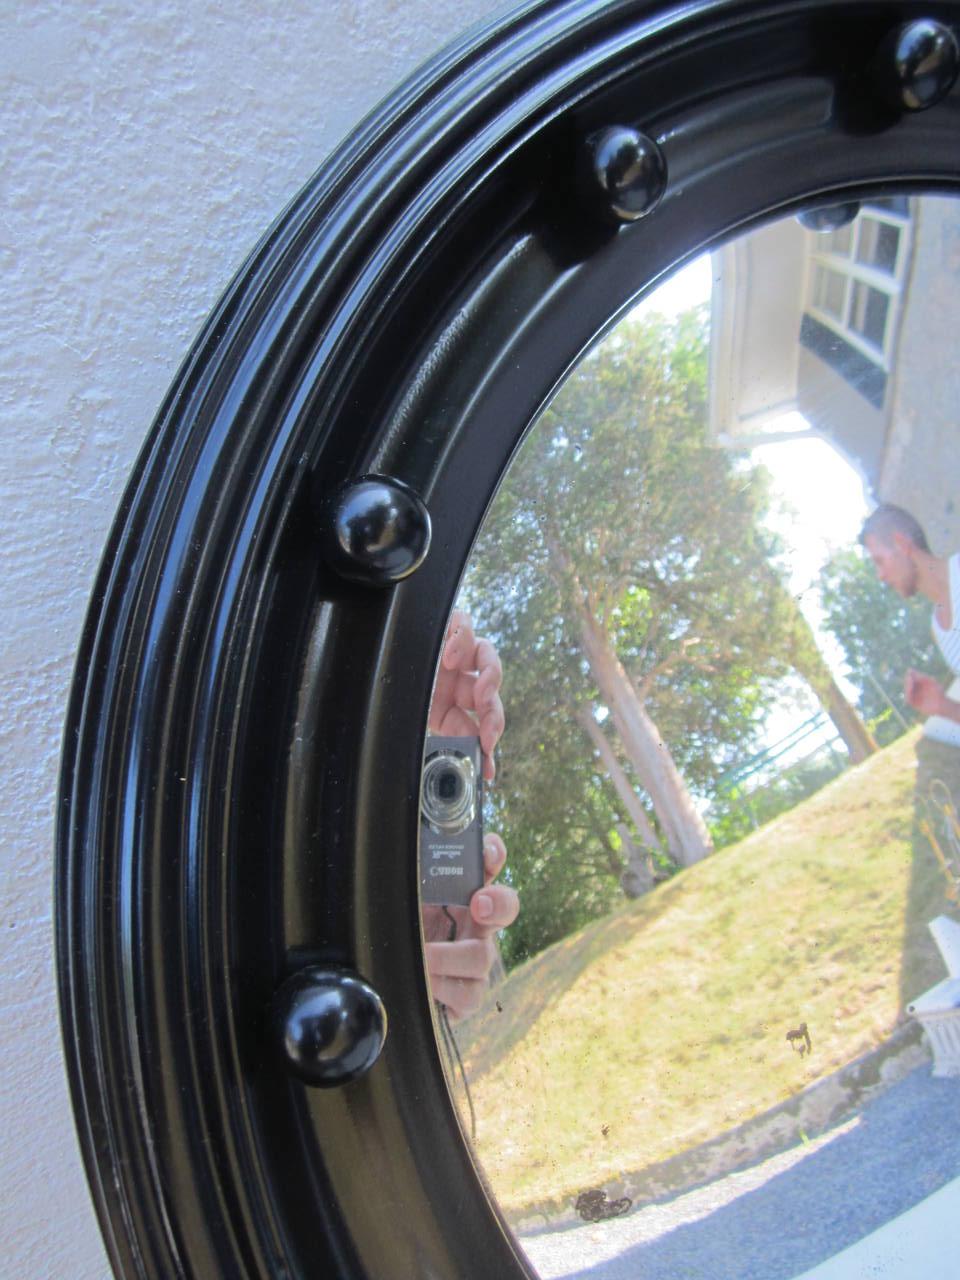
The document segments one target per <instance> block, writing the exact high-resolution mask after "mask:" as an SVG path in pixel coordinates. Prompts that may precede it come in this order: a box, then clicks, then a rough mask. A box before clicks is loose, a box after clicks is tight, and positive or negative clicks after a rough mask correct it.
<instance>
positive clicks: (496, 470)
mask: <svg viewBox="0 0 960 1280" xmlns="http://www.w3.org/2000/svg"><path fill="white" fill-rule="evenodd" d="M921 16H922V17H933V18H939V19H940V20H942V21H943V22H946V23H952V24H954V25H955V26H956V25H957V24H960V4H958V3H939V4H923V5H916V4H913V3H899V4H894V3H876V2H866V0H862V2H856V0H851V2H849V3H848V2H834V3H808V2H806V0H793V2H784V0H779V2H777V3H772V2H771V3H764V2H763V0H758V2H750V0H713V2H705V0H694V2H691V3H685V4H683V3H677V4H670V3H639V2H637V0H613V2H612V3H558V2H556V0H545V2H543V3H535V4H528V5H526V6H524V7H522V8H521V9H519V10H517V11H516V12H515V13H513V14H512V15H510V16H508V17H505V18H502V19H500V20H498V21H497V22H495V23H493V24H492V25H490V26H488V27H486V28H484V29H482V30H480V31H478V32H476V33H474V34H472V35H471V36H469V37H468V38H466V39H465V40H464V41H463V42H461V43H460V44H458V45H455V46H453V47H452V48H451V49H449V50H448V51H447V52H446V53H444V54H443V55H442V56H441V57H439V58H438V59H437V60H436V61H434V62H433V63H431V64H430V65H429V66H428V67H427V68H426V69H425V70H423V71H422V72H421V73H420V74H419V75H418V76H416V77H415V78H413V79H412V80H411V81H409V82H408V83H407V84H406V85H405V86H404V87H403V88H402V89H401V90H399V91H398V93H397V94H396V95H395V96H394V97H392V98H391V99H390V100H389V101H388V102H387V103H386V104H385V105H384V106H383V107H382V108H381V109H380V110H379V111H378V112H377V113H376V114H375V115H374V116H372V117H371V118H370V119H369V120H368V121H367V122H366V123H365V124H364V125H363V126H362V127H361V128H360V130H359V131H358V132H357V133H356V134H355V135H354V136H353V137H352V138H351V139H350V140H349V141H348V142H347V144H346V145H345V146H344V147H343V148H342V149H341V150H340V151H339V152H337V153H336V155H335V156H334V157H333V158H332V159H331V160H330V161H329V163H327V164H326V165H325V166H324V167H323V168H322V169H321V170H320V172H319V173H318V175H317V177H316V178H315V179H314V181H313V182H311V184H310V185H309V186H308V187H307V188H306V189H305V190H304V192H303V193H302V194H301V195H300V196H299V197H298V198H297V200H296V201H295V202H294V203H293V204H292V205H291V207H290V208H289V209H288V210H287V211H286V212H285V213H284V214H283V216H282V217H281V218H280V220H279V221H278V223H277V224H276V225H275V226H274V227H273V228H272V230H271V231H270V232H269V233H268V234H267V235H266V237H265V238H264V240H263V241H262V242H261V244H260V245H259V246H258V247H257V248H256V250H255V251H254V253H253V254H252V255H251V257H250V259H249V260H248V262H247V263H246V265H245V266H244V267H243V269H242V270H241V272H240V273H239V275H238V277H237V279H236V280H235V282H234V283H233V285H232V286H231V288H230V289H229V291H228V292H227V294H226V296H225V297H224V298H223V300H222V302H221V303H220V304H219V306H218V307H217V309H216V311H215V313H214V314H213V315H212V317H211V318H210V320H209V321H208V323H207V325H206V326H205V328H204V330H203V332H202V333H201V335H200V337H199V338H198V340H197V342H196V344H195V346H194V347H193V349H192V350H191V352H190V354H189V356H188V357H187V359H186V362H185V364H184V366H183V368H182V370H181V372H180V374H179V375H178V377H177V380H176V382H175V384H174V386H173V388H172V390H171V391H170V393H169V396H168V397H167V400H166V402H165V404H164V406H163V408H162V411H161V413H160V415H159V417H158V420H157V422H156V424H155V426H154V428H153V430H152V432H151V435H150V437H149V440H148V442H147V444H146V447H145V449H144V451H143V454H142V456H141V458H140V460H139V461H138V463H137V466H136V469H135V473H134V475H133V477H132V479H131V481H130V484H129V487H128V490H127V493H126V495H125V498H124V501H123V504H122V508H121V510H120V512H119V514H118V517H117V520H116V523H115V525H114V528H113V532H112V534H111V536H110V541H109V544H108V547H107V550H106V554H105V558H104V562H103V567H102V569H101V572H100V576H99V579H98V582H97V586H96V591H95V594H94V599H93V603H92V605H91V609H90V614H89V619H88V622H87V626H86V630H85V633H84V636H83V641H82V646H81V649H80V653H79V658H78V664H77V673H76V679H75V684H74V690H73V696H72V701H71V705H70V710H69V717H68V725H67V732H66V739H65V748H64V757H63V768H62V785H61V803H60V809H59V812H60V829H59V837H58V871H57V893H58V904H57V928H58V965H59V973H60V983H61V1005H62V1012H63V1024H64V1033H65V1040H66V1052H67V1061H68V1068H69V1072H70V1078H71V1087H72V1091H73V1099H74V1106H75V1111H76V1115H77V1122H78V1126H79V1131H80V1138H81V1144H82V1147H83V1151H84V1157H85V1160H86V1165H87V1170H88V1174H89V1177H90V1181H91V1185H92V1189H93V1195H94V1199H95V1202H96V1206H97V1210H98V1213H99V1217H100V1222H101V1225H102V1229H103V1232H104V1235H105V1239H106V1243H107V1248H108V1252H109V1254H110V1258H111V1261H112V1264H113V1266H114V1268H115V1269H116V1271H117V1274H118V1275H123V1276H131V1277H132V1276H136V1277H149V1278H150V1280H172V1278H173V1277H181V1276H182V1277H191V1278H193V1277H195V1278H198V1280H199V1278H200V1277H203V1278H204V1280H209V1278H210V1277H225V1278H229V1280H247V1278H252V1277H263V1278H266V1277H304V1278H306V1277H314V1276H317V1277H319V1276H324V1277H327V1276H339V1277H350V1278H351V1280H354V1278H356V1280H359V1278H361V1277H370V1278H371V1280H373V1278H374V1277H375V1278H376V1280H394V1278H395V1280H410V1278H411V1277H416V1276H424V1277H427V1276H429V1277H432V1278H436V1280H454V1278H456V1280H469V1278H471V1277H478V1278H479V1277H483V1278H484V1280H487V1278H489V1277H491V1276H497V1277H500V1276H510V1275H520V1274H524V1269H525V1264H524V1263H523V1262H522V1260H520V1258H518V1256H517V1254H516V1252H515V1249H514V1246H513V1244H512V1243H511V1240H510V1237H509V1233H508V1232H507V1231H506V1230H505V1229H504V1227H503V1225H502V1223H501V1221H500V1218H499V1216H498V1214H497V1210H496V1207H495V1206H494V1205H493V1204H492V1203H491V1202H490V1201H489V1199H488V1197H487V1195H486V1193H485V1191H484V1189H483V1186H482V1183H481V1180H480V1178H479V1176H478V1173H477V1171H476V1169H475V1168H474V1165H473V1163H472V1160H471V1157H470V1155H469V1152H468V1149H467V1147H466V1144H465V1142H464V1140H463V1137H462V1135H461V1132H460V1128H459V1124H458V1120H457V1116H456V1112H455V1109H454V1107H453V1105H452V1102H451V1100H450V1097H449V1094H448V1091H447V1087H446V1084H445V1079H444V1074H443V1070H442V1067H441V1063H440V1058H439V1054H438V1051H437V1047H436V1042H435V1038H434V1032H433V1026H432V1021H431V1014H430V1005H429V1001H428V998H427V992H426V985H425V979H424V972H423V962H422V953H421V947H420V934H419V924H418V909H417V890H416V839H417V794H418V780H419V765H420V759H421V752H422V741H423V733H424V719H425V707H426V704H427V700H428V697H429V693H430V688H431V683H432V678H433V672H434V667H435V663H436V660H437V657H438V652H439V645H440V639H441V634H442V629H443V624H444V620H445V617H446V614H447V612H448V609H449V608H450V605H451V602H452V600H453V598H454V595H455V592H456V588H457V584H458V580H459V577H460V574H461V571H462V567H463V565H464V563H465V560H466V558H467V556H468V553H469V551H470V547H471V544H472V542H473V539H474V537H475V533H476V530H477V527H478V525H479V523H480V520H481V518H482V516H483V514H484V511H485V509H486V507H487V505H488V503H489V500H490V498H491V495H492V493H493V492H494V490H495V487H496V485H497V482H498V479H499V477H500V476H501V474H502V472H503V469H504V468H505V466H506V464H507V463H508V461H509V459H510V456H511V454H512V452H513V450H514V449H515V447H516V445H517V443H518V441H519V439H520V438H521V436H522V434H523V432H524V431H525V429H526V428H527V427H528V425H529V424H530V422H531V421H532V420H533V419H534V418H535V416H536V414H537V413H538V411H539V410H540V409H541V407H542V406H543V404H544V403H545V401H546V400H547V398H548V397H549V396H550V394H551V393H552V391H553V389H554V388H555V387H556V386H557V384H558V382H559V381H560V380H561V379H562V378H563V376H564V374H565V373H566V371H567V370H568V369H569V367H570V366H571V364H572V363H573V362H574V361H575V360H576V359H577V357H578V356H579V355H580V354H581V353H582V351H583V350H584V349H585V348H586V347H587V346H588V345H589V344H590V343H591V342H592V341H593V340H594V339H595V338H596V336H597V335H598V334H599V333H601V332H602V331H603V330H604V329H605V328H607V327H608V326H609V325H610V324H611V323H612V322H613V321H614V320H615V318H616V317H617V316H618V315H619V314H620V313H621V312H622V311H623V309H624V308H625V307H626V306H627V305H628V304H629V303H630V302H631V301H632V300H634V299H635V298H636V297H637V296H638V295H639V294H640V293H641V292H643V291H644V290H646V289H649V288H651V287H652V286H653V285H654V284H655V282H657V281H658V280H659V279H660V278H662V276H663V275H664V273H666V272H668V271H670V270H671V269H673V268H674V267H676V266H677V265H678V264H680V263H681V262H683V261H684V260H686V259H688V258H689V257H691V256H692V255H694V254H695V253H697V252H699V251H701V250H702V249H704V248H705V247H706V246H709V245H712V244H716V243H718V242H720V241H721V240H722V239H723V238H725V237H728V236H730V235H733V234H735V233H738V232H742V231H743V230H745V229H746V228H747V227H749V226H750V225H753V224H755V223H756V222H758V221H760V220H763V219H765V218H769V217H772V216H781V215H784V214H786V213H788V212H790V211H793V210H797V209H799V208H801V207H804V206H808V205H810V204H811V203H818V202H825V203H831V202H836V201H838V200H840V199H841V198H844V199H848V198H856V197H857V196H858V195H862V194H869V193H871V192H873V193H876V192H878V191H880V190H883V191H887V192H888V191H889V190H890V189H891V187H893V188H898V189H902V190H915V189H928V190H929V189H937V190H944V191H949V190H952V189H955V188H956V187H957V185H958V181H960V170H958V163H957V137H958V110H960V97H958V94H957V92H956V91H953V92H951V93H950V94H949V96H947V97H946V98H945V99H944V100H943V101H941V102H940V103H938V104H937V105H936V106H934V107H932V108H931V109H929V110H927V111H923V112H918V113H910V112H900V111H898V110H897V109H896V108H895V107H891V106H890V105H884V103H883V101H882V99H881V94H880V93H879V91H878V89H877V80H876V74H877V72H876V63H875V58H876V56H877V50H878V49H879V48H880V46H881V45H882V43H883V40H884V37H885V36H886V35H887V34H888V33H889V32H890V30H891V29H892V28H894V27H896V26H897V24H898V23H901V22H903V21H904V20H907V19H910V18H912V17H921ZM610 124H627V125H631V126H634V127H636V128H638V129H641V130H642V131H643V132H644V133H645V134H646V135H648V136H649V137H651V138H654V139H655V140H656V141H657V142H658V144H659V146H660V149H661V151H662V153H663V155H664V157H665V159H666V164H667V184H666V190H665V193H664V195H663V198H662V200H661V201H660V203H659V204H658V205H657V207H656V208H655V209H654V210H653V212H651V213H650V214H649V215H648V216H647V217H645V218H644V219H642V220H640V221H637V222H635V223H631V224H629V225H626V224H617V222H616V220H615V219H613V218H611V217H607V216H605V213H604V207H603V201H602V198H601V197H600V195H599V193H598V191H597V190H596V188H595V187H592V186H591V183H592V179H591V174H590V170H589V165H588V164H587V165H585V163H584V155H585V152H584V147H585V145H586V140H587V139H588V138H590V137H591V136H592V135H593V134H595V132H596V131H597V130H599V129H603V128H604V127H606V126H608V125H610ZM368 472H377V473H381V474H386V475H390V476H394V477H397V478H398V479H400V480H402V481H403V482H405V483H406V484H407V485H409V486H411V488H412V489H414V490H415V491H416V492H417V493H419V494H420V495H421V496H422V498H423V499H424V501H425V502H426V504H427V507H428V509H429V511H430V515H431V518H432V521H433V529H434V533H433V545H432V549H431V551H430V553H429V555H428V556H427V559H426V561H425V563H424V565H423V566H422V567H421V568H420V569H419V570H418V571H417V572H416V573H414V574H413V575H412V576H410V577H409V578H408V579H406V580H405V581H403V582H401V583H399V584H397V585H393V586H389V587H384V588H380V589H378V588H371V587H364V586H361V585H357V584H351V583H348V582H345V581H343V580H342V579H340V578H339V577H338V576H337V574H336V573H335V572H333V571H332V570H331V569H329V568H327V567H325V564H324V562H323V560H322V558H321V556H320V554H319V547H320V544H321V541H322V536H321V535H322V530H321V528H320V522H321V519H322V515H321V512H322V510H323V499H324V498H325V497H326V496H327V495H329V494H330V493H331V492H332V491H334V490H336V489H337V488H338V487H339V486H340V485H341V484H343V483H344V482H345V481H348V480H350V479H351V478H352V477H356V476H359V475H362V474H364V473H368ZM313 962H322V963H326V964H332V965H342V966H344V967H346V968H349V969H351V970H355V971H357V972H359V973H360V974H362V975H363V976H364V977H365V978H366V979H367V980H369V982H370V983H371V984H372V985H373V986H374V988H375V989H376V990H377V991H378V992H379V993H380V995H381V996H382V998H383V1000H384V1003H385V1005H386V1008H387V1011H388V1014H389V1018H390V1031H389V1035H388V1037H387V1042H386V1046H385V1048H384V1051H383V1054H382V1056H381V1057H380V1059H379V1060H378V1061H377V1063H376V1064H375V1065H374V1067H373V1068H372V1070H371V1071H370V1072H369V1073H368V1074H367V1075H366V1076H364V1077H363V1078H362V1079H360V1080H357V1081H355V1082H353V1083H351V1084H349V1085H346V1086H344V1087H343V1088H341V1089H333V1090H323V1091H320V1090H315V1089H310V1088H309V1087H307V1086H305V1085H304V1084H302V1083H300V1082H299V1081H298V1080H296V1079H295V1078H293V1077H292V1076H291V1075H290V1074H289V1073H288V1071H287V1068H286V1066H285V1064H284V1061H283V1058H282V1055H281V1054H280V1053H279V1051H278V1046H277V1044H276V1038H275V1035H274V1033H273V1031H272V1029H271V1022H270V1004H271V999H272V996H273V993H274V992H275V990H276V989H277V987H278V985H279V984H280V983H281V982H282V980H283V979H284V978H285V977H286V976H288V975H290V974H292V973H294V972H296V971H297V970H298V969H300V968H302V967H303V966H305V965H307V964H309V963H313Z"/></svg>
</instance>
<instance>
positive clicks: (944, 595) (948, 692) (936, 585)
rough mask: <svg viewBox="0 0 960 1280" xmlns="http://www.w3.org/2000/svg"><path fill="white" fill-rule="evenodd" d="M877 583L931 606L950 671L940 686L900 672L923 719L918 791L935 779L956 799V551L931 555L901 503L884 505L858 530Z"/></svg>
mask: <svg viewBox="0 0 960 1280" xmlns="http://www.w3.org/2000/svg"><path fill="white" fill-rule="evenodd" d="M860 541H861V542H862V543H863V545H864V547H865V548H866V550H867V553H868V555H869V556H870V559H871V560H872V561H873V565H874V568H875V569H876V571H877V575H878V577H879V578H880V581H881V582H883V583H884V584H885V585H886V586H888V587H892V588H893V590H894V591H896V592H897V594H898V595H899V596H901V597H902V598H903V599H904V600H909V599H911V598H912V597H913V596H916V595H922V596H924V597H925V598H926V599H927V600H929V601H930V603H931V604H932V605H933V616H932V619H931V627H932V630H933V638H934V640H935V641H936V643H937V647H938V648H939V650H940V652H941V653H942V654H943V657H944V660H945V661H946V664H947V666H948V668H949V669H950V672H951V673H952V675H953V680H952V683H951V684H950V685H949V687H948V688H947V689H944V688H943V687H942V686H941V684H940V682H939V681H938V680H936V679H935V678H934V677H933V676H930V675H924V674H923V673H922V672H919V671H915V670H914V669H913V668H912V667H911V668H910V669H909V670H908V671H907V673H906V675H905V676H904V681H903V689H904V695H905V697H906V699H907V702H908V703H909V704H910V706H911V707H913V708H914V710H915V711H919V712H920V714H921V715H924V716H926V717H927V719H926V722H925V723H924V726H923V738H922V740H921V742H920V744H919V746H918V747H917V757H918V761H919V770H918V777H917V790H918V793H919V794H920V795H921V796H923V795H927V794H928V791H929V785H930V783H931V782H932V781H933V779H934V778H939V779H941V780H942V781H943V782H944V783H945V784H946V785H947V787H948V789H949V790H950V792H951V794H952V796H953V799H954V803H955V804H957V803H958V801H960V554H956V553H955V554H954V555H951V556H935V555H934V554H933V552H932V551H931V550H930V547H929V544H928V543H927V539H926V535H925V534H924V531H923V529H922V528H921V526H920V524H919V523H918V522H917V520H916V519H915V518H914V517H913V516H912V515H911V514H910V513H909V512H908V511H904V509H903V508H902V507H895V506H893V505H892V504H890V503H884V504H882V505H881V506H879V507H877V509H876V510H875V511H874V512H872V513H871V515H870V516H869V517H868V518H867V520H866V522H865V523H864V526H863V529H862V530H861V533H860Z"/></svg>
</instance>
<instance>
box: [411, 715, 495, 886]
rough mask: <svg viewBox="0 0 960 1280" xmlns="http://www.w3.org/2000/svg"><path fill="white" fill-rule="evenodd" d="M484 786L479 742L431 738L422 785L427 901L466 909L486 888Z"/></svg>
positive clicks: (422, 883)
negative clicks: (477, 894) (484, 880)
mask: <svg viewBox="0 0 960 1280" xmlns="http://www.w3.org/2000/svg"><path fill="white" fill-rule="evenodd" d="M482 787H483V760H482V756H481V752H480V740H479V738H446V737H438V736H436V735H431V736H429V737H428V738H427V750H426V755H425V758H424V762H423V778H422V782H421V785H420V896H421V901H423V902H425V903H433V904H436V905H439V904H443V905H445V906H462V907H465V906H467V905H468V904H469V902H470V899H471V897H472V896H473V894H474V893H476V891H477V890H478V889H480V888H482V887H483V817H482V802H483V795H482Z"/></svg>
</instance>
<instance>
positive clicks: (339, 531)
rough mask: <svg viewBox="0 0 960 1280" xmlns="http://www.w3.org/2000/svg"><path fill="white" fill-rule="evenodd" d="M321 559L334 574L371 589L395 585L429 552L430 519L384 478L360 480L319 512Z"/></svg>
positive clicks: (407, 492) (401, 487)
mask: <svg viewBox="0 0 960 1280" xmlns="http://www.w3.org/2000/svg"><path fill="white" fill-rule="evenodd" d="M324 525H325V528H324V542H323V546H324V554H325V555H326V558H327V560H328V562H329V564H330V565H331V567H332V568H334V569H335V570H336V571H337V573H339V574H340V575H341V576H342V577H344V578H351V579H353V580H354V581H356V582H365V583H367V584H369V585H371V586H386V585H388V584H389V583H391V582H399V581H400V580H401V579H402V578H406V577H407V576H408V575H409V574H411V573H413V571H414V570H415V569H417V568H419V566H420V565H421V564H422V563H423V560H424V558H425V556H426V554H427V551H428V550H429V548H430V514H429V512H428V511H427V509H426V507H425V506H424V505H423V502H422V501H421V500H420V498H419V497H418V496H417V494H415V493H414V492H413V490H412V489H410V488H408V487H407V485H405V484H402V483H401V482H400V481H399V480H393V479H391V478H390V477H389V476H363V477H362V478H361V479H359V480H355V481H353V482H352V483H351V484H349V485H347V486H346V488H344V489H343V490H341V492H340V493H338V494H337V495H336V496H335V497H334V498H333V500H332V501H331V502H329V503H328V504H327V505H326V508H325V512H324Z"/></svg>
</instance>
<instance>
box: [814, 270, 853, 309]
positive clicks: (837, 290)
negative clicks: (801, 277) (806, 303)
mask: <svg viewBox="0 0 960 1280" xmlns="http://www.w3.org/2000/svg"><path fill="white" fill-rule="evenodd" d="M844 285H845V280H844V277H843V276H842V275H840V273H839V272H837V271H830V270H829V269H828V268H827V267H817V276H816V284H815V287H814V301H815V303H816V305H817V306H818V307H819V308H820V310H821V311H826V313H827V314H828V315H831V316H834V317H835V318H836V319H837V320H843V302H844V292H845V289H844Z"/></svg>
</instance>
